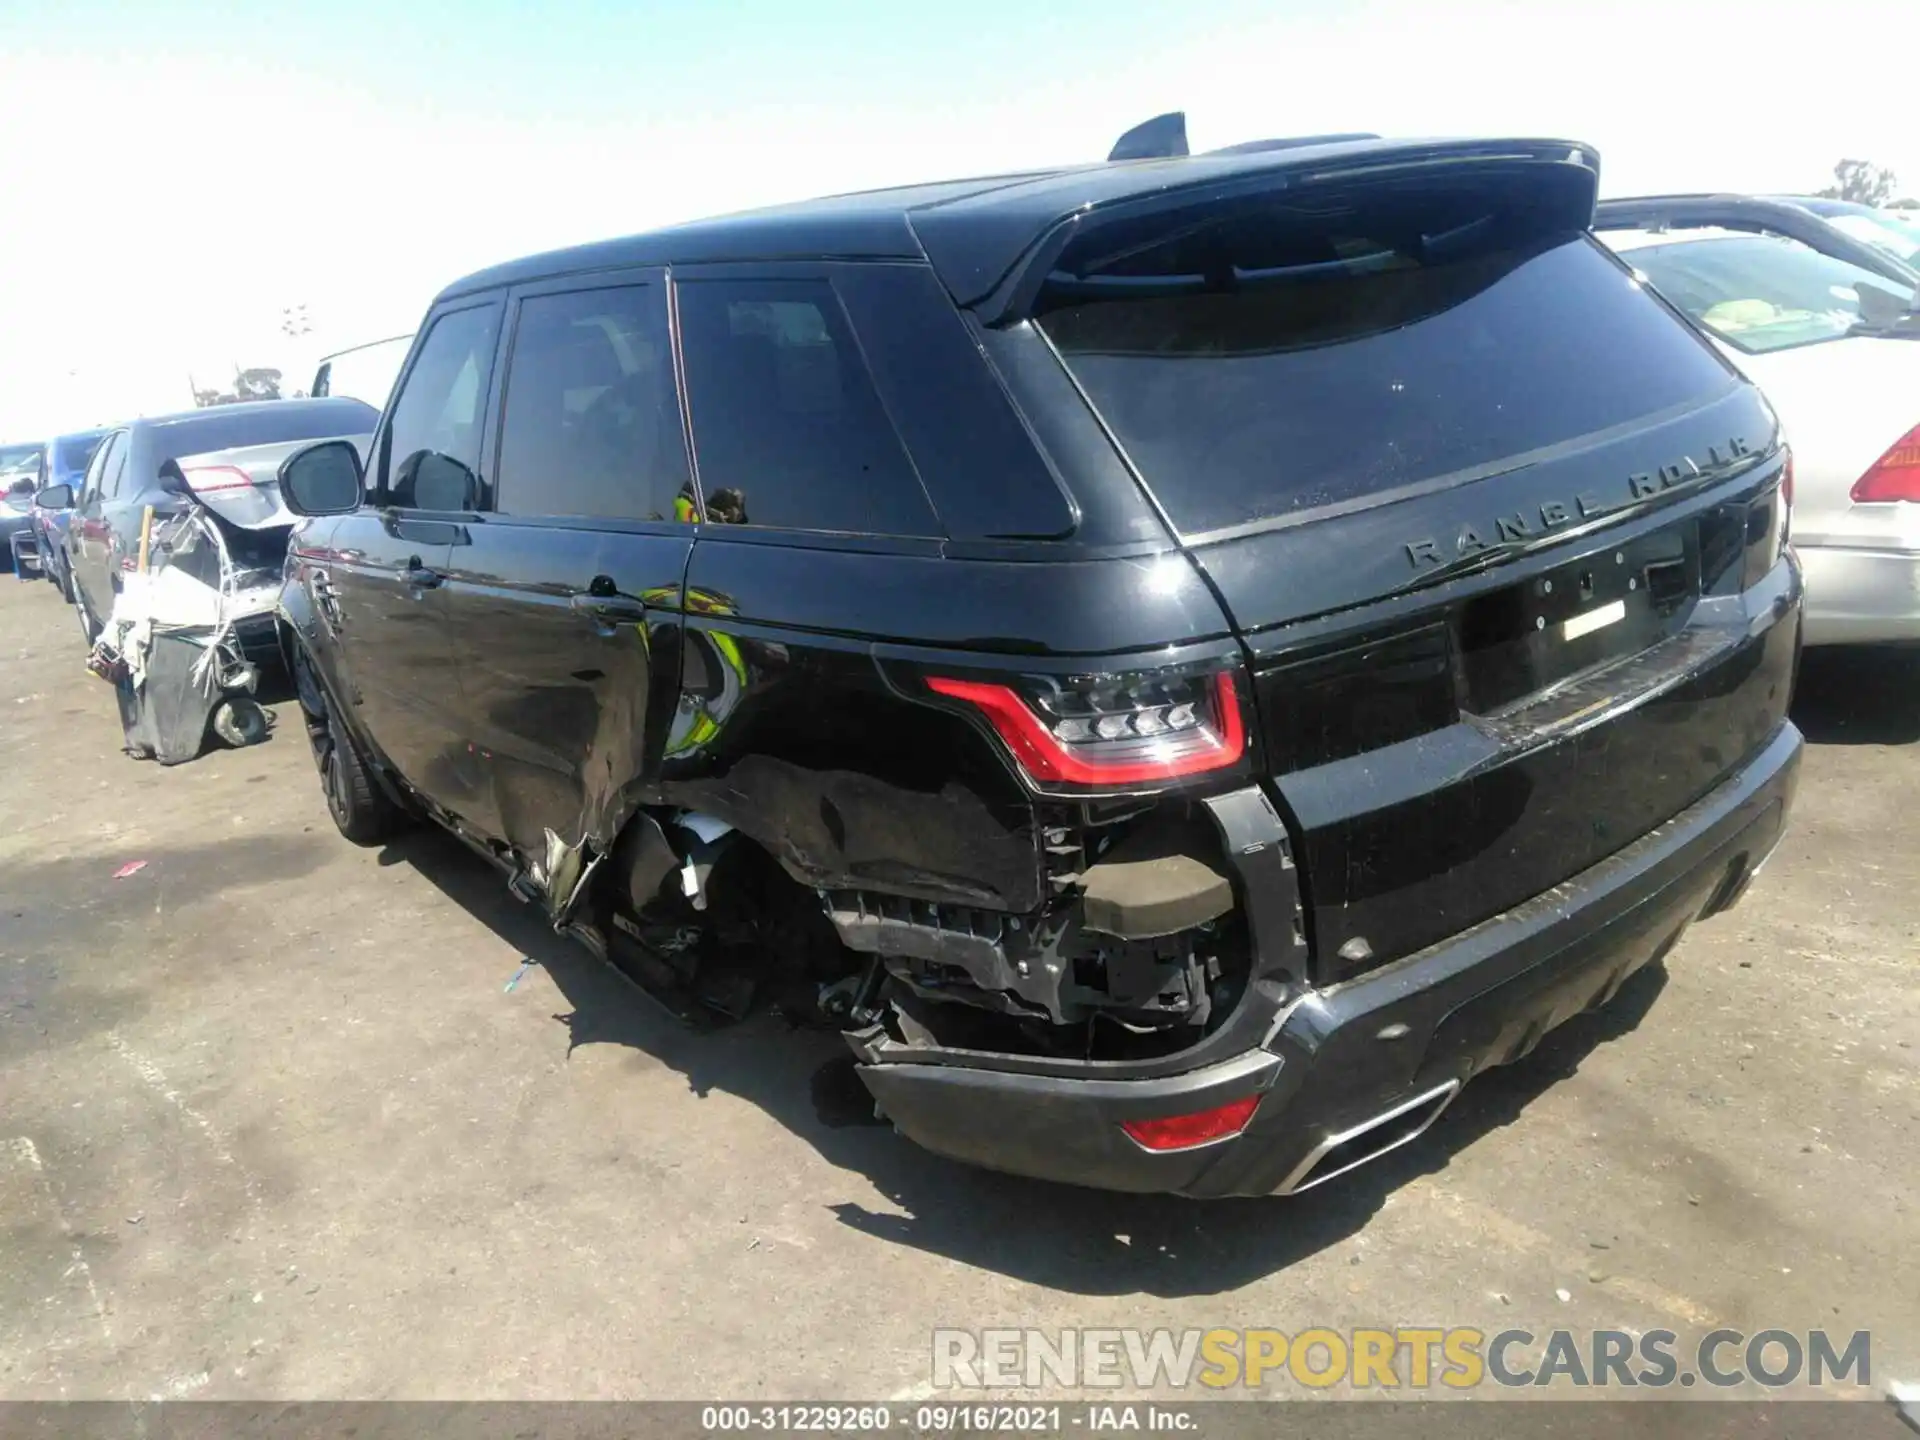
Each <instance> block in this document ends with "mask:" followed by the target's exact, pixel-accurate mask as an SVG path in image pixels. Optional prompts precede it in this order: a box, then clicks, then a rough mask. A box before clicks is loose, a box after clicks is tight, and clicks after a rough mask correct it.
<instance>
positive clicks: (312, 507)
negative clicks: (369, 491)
mask: <svg viewBox="0 0 1920 1440" xmlns="http://www.w3.org/2000/svg"><path fill="white" fill-rule="evenodd" d="M279 478H280V498H281V499H282V500H284V501H285V502H286V506H287V509H289V510H291V511H293V513H294V514H296V515H345V514H346V513H347V512H348V511H350V510H357V509H358V508H359V507H360V501H361V499H362V497H363V496H364V494H365V483H364V480H363V477H362V474H361V470H360V452H359V451H358V450H356V449H354V448H353V442H352V441H351V440H322V441H321V442H320V443H319V444H318V445H309V446H307V448H306V449H304V450H296V451H294V453H293V454H291V455H289V456H288V457H287V458H286V459H285V460H283V461H281V462H280V473H279Z"/></svg>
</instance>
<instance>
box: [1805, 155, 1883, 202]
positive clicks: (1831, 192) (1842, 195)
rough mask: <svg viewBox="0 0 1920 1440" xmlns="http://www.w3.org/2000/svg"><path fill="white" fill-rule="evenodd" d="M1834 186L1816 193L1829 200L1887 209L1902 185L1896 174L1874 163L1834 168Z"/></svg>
mask: <svg viewBox="0 0 1920 1440" xmlns="http://www.w3.org/2000/svg"><path fill="white" fill-rule="evenodd" d="M1833 180H1834V183H1833V184H1831V185H1829V186H1827V188H1826V189H1824V190H1816V191H1814V192H1813V193H1814V194H1816V195H1818V196H1820V197H1822V198H1823V199H1826V200H1851V201H1853V202H1855V203H1856V204H1859V205H1885V204H1886V203H1887V202H1888V201H1890V200H1892V199H1893V192H1894V191H1895V190H1896V189H1898V188H1899V185H1900V182H1899V180H1898V178H1897V177H1896V176H1895V175H1894V173H1893V171H1891V170H1889V169H1887V167H1886V166H1884V165H1875V164H1874V163H1873V162H1872V161H1871V160H1842V161H1841V162H1840V163H1839V164H1838V165H1836V166H1834V167H1833Z"/></svg>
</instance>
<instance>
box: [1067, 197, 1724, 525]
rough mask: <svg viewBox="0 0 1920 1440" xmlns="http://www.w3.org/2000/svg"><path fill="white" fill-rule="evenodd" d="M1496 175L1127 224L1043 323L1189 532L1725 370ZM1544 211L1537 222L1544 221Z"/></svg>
mask: <svg viewBox="0 0 1920 1440" xmlns="http://www.w3.org/2000/svg"><path fill="white" fill-rule="evenodd" d="M1530 198H1532V197H1530V196H1529V195H1528V194H1527V193H1525V192H1523V191H1519V190H1517V189H1515V188H1514V187H1507V188H1505V189H1503V188H1502V187H1500V186H1498V185H1495V184H1491V183H1490V184H1488V185H1486V186H1485V187H1483V188H1479V189H1476V188H1475V187H1473V186H1461V185H1457V184H1456V185H1453V186H1450V187H1449V188H1448V189H1446V190H1445V191H1439V190H1434V189H1427V188H1413V187H1408V186H1400V187H1381V188H1377V189H1374V190H1371V191H1368V192H1364V193H1359V194H1350V195H1344V196H1337V197H1324V198H1320V199H1317V200H1314V199H1309V198H1307V197H1306V196H1305V195H1301V196H1298V197H1293V198H1288V197H1274V198H1269V199H1267V200H1265V201H1264V202H1261V203H1260V204H1258V205H1257V206H1249V207H1247V208H1245V209H1242V210H1241V211H1239V212H1238V213H1234V214H1226V215H1222V216H1220V217H1219V218H1217V219H1213V220H1208V219H1204V218H1202V219H1198V220H1196V219H1193V218H1191V217H1188V218H1187V219H1185V220H1184V221H1183V220H1181V219H1180V218H1179V217H1174V219H1173V220H1171V221H1169V222H1163V223H1164V225H1165V228H1164V230H1163V234H1164V236H1165V238H1164V239H1162V240H1159V241H1157V242H1156V241H1153V240H1151V239H1147V240H1143V239H1142V238H1141V237H1139V236H1137V235H1121V236H1116V237H1115V242H1114V244H1113V246H1112V251H1111V253H1110V255H1108V256H1105V257H1096V258H1095V259H1094V260H1093V261H1092V262H1090V263H1084V264H1082V265H1081V266H1080V267H1079V268H1078V269H1077V270H1076V272H1075V273H1073V274H1070V275H1059V274H1056V276H1055V277H1054V278H1053V279H1052V280H1051V281H1050V282H1049V290H1048V295H1047V298H1045V299H1043V304H1044V305H1045V306H1046V307H1047V308H1046V312H1045V313H1044V315H1043V316H1042V318H1041V321H1040V324H1041V327H1042V329H1044V330H1045V332H1046V333H1047V335H1048V336H1049V337H1051V339H1052V340H1053V343H1054V345H1055V346H1056V347H1057V348H1058V350H1059V351H1060V353H1061V355H1062V357H1063V358H1064V359H1065V361H1066V364H1067V366H1068V368H1069V369H1070V370H1071V371H1072V372H1073V374H1074V376H1075V378H1076V379H1077V380H1078V381H1079V383H1080V385H1081V387H1082V388H1083V389H1084V390H1085V392H1086V393H1087V395H1088V397H1089V398H1090V399H1091V400H1092V401H1093V404H1094V406H1095V408H1096V409H1098V410H1099V412H1100V414H1101V416H1102V418H1103V419H1104V420H1105V422H1106V423H1107V425H1108V427H1109V428H1110V429H1111V430H1112V432H1113V433H1114V435H1115V437H1116V438H1117V439H1118V440H1119V441H1120V443H1121V445H1122V447H1123V448H1124V449H1125V450H1126V451H1127V454H1128V456H1129V458H1130V459H1131V460H1132V462H1133V464H1134V465H1135V467H1136V468H1137V469H1138V470H1139V472H1140V474H1141V476H1142V477H1143V478H1144V479H1145V481H1146V483H1147V485H1148V486H1149V487H1150V488H1151V489H1152V491H1153V492H1154V495H1155V497H1156V498H1157V499H1158V500H1159V502H1160V504H1161V506H1162V507H1163V508H1164V509H1165V510H1166V512H1167V514H1168V515H1169V517H1170V518H1171V519H1172V521H1173V522H1174V524H1175V525H1176V526H1177V527H1178V528H1179V530H1180V531H1181V532H1182V533H1184V534H1186V535H1195V534H1201V533H1205V532H1209V531H1214V530H1220V529H1226V528H1230V527H1234V526H1239V525H1245V524H1250V523H1254V522H1259V521H1263V520H1269V519H1274V518H1278V517H1286V516H1291V515H1295V514H1299V513H1302V512H1306V511H1309V510H1315V509H1319V508H1321V507H1324V506H1327V505H1334V504H1341V503H1344V502H1350V501H1354V500H1360V499H1364V498H1365V497H1367V496H1371V495H1377V494H1380V493H1382V492H1385V491H1391V490H1395V489H1398V488H1400V487H1402V486H1407V485H1414V484H1418V483H1420V482H1423V481H1428V480H1432V479H1435V478H1437V477H1440V476H1444V475H1450V474H1453V473H1455V472H1458V471H1463V470H1469V469H1474V468H1477V467H1483V466H1488V465H1493V464H1497V463H1499V462H1502V461H1505V460H1508V459H1511V458H1513V457H1516V456H1520V455H1523V454H1525V453H1526V452H1528V451H1531V450H1536V449H1539V448H1541V447H1543V446H1548V445H1553V444H1557V443H1559V442H1562V441H1566V440H1569V439H1572V438H1575V437H1578V436H1581V435H1586V434H1590V433H1592V432H1594V431H1598V430H1604V429H1606V428H1608V427H1610V426H1614V425H1619V424H1622V423H1625V422H1628V421H1631V420H1634V419H1637V418H1639V417H1642V416H1647V415H1651V414H1653V413H1655V412H1657V411H1662V410H1666V409H1669V408H1671V407H1674V406H1677V405H1683V404H1685V403H1688V402H1690V401H1696V402H1697V401H1699V400H1704V399H1706V398H1708V397H1710V396H1712V395H1715V394H1719V393H1723V392H1724V391H1725V390H1726V389H1727V388H1728V387H1729V386H1730V385H1732V384H1733V383H1734V381H1733V378H1732V376H1731V374H1730V372H1729V371H1728V370H1727V368H1726V367H1725V366H1724V365H1722V364H1721V363H1720V361H1719V360H1718V359H1717V358H1716V357H1715V356H1714V355H1713V354H1712V353H1711V351H1710V350H1709V349H1708V347H1706V346H1705V345H1703V344H1702V343H1701V342H1700V341H1699V339H1698V338H1697V337H1695V336H1693V335H1691V334H1690V333H1688V331H1687V329H1686V327H1685V326H1683V325H1681V324H1679V323H1678V322H1677V321H1675V320H1674V318H1673V317H1672V316H1671V315H1670V314H1669V313H1668V312H1667V311H1665V310H1663V309H1662V308H1661V307H1660V306H1659V305H1658V304H1657V303H1656V302H1655V301H1654V300H1653V299H1652V298H1650V297H1649V296H1647V295H1645V294H1643V293H1641V291H1640V290H1639V288H1638V286H1637V285H1636V284H1635V282H1634V281H1633V280H1632V279H1631V278H1629V277H1628V276H1627V275H1626V274H1624V273H1622V271H1621V269H1620V267H1619V266H1617V265H1616V264H1614V263H1613V261H1612V260H1610V259H1609V258H1608V257H1607V256H1606V255H1605V254H1604V253H1603V252H1602V251H1601V250H1600V249H1599V248H1598V247H1597V246H1596V245H1595V243H1594V242H1593V241H1592V240H1591V239H1590V238H1588V237H1587V236H1586V235H1585V234H1583V233H1580V232H1579V231H1578V230H1577V228H1576V227H1575V226H1574V225H1571V224H1569V223H1568V222H1567V219H1566V215H1565V213H1564V211H1553V212H1547V211H1545V210H1544V209H1542V210H1539V211H1536V210H1535V209H1534V208H1533V207H1532V206H1531V205H1530V204H1529V203H1528V202H1529V199H1530ZM1543 217H1544V218H1543Z"/></svg>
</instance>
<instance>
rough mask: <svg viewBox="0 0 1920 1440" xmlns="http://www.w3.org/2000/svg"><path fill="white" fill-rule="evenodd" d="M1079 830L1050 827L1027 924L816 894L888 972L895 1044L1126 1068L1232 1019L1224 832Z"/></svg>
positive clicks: (850, 941)
mask: <svg viewBox="0 0 1920 1440" xmlns="http://www.w3.org/2000/svg"><path fill="white" fill-rule="evenodd" d="M1080 818H1081V819H1082V820H1085V821H1091V822H1094V823H1085V824H1051V823H1050V824H1048V825H1047V827H1046V828H1045V830H1044V840H1045V845H1044V850H1045V855H1046V860H1047V874H1048V882H1049V885H1048V888H1049V889H1050V890H1051V891H1052V892H1053V893H1052V898H1050V899H1049V900H1048V901H1047V902H1046V903H1045V904H1044V905H1042V906H1041V907H1039V908H1038V909H1037V910H1035V911H1033V912H1029V913H1027V914H1024V915H1012V914H1007V913H1005V912H1001V911H993V910H986V909H981V908H979V907H974V906H966V905H940V904H933V903H930V902H927V901H920V900H907V899H904V898H902V897H899V896H893V895H886V894H883V893H879V892H876V891H872V890H853V889H830V890H823V891H822V892H821V902H822V905H823V907H824V909H825V911H826V913H827V915H828V917H829V918H830V919H831V920H832V921H833V925H834V929H835V931H836V933H837V934H838V935H839V937H840V940H841V943H842V944H844V945H845V946H847V948H848V949H850V950H853V951H857V952H861V953H864V954H866V955H870V956H872V957H874V959H876V960H878V961H880V962H881V963H882V964H884V966H885V969H886V977H887V981H888V984H887V986H886V988H885V993H884V995H883V996H882V997H881V998H883V999H884V1000H885V1001H886V1005H885V1006H883V1007H881V1008H882V1010H883V1011H890V1013H888V1014H884V1015H883V1018H884V1019H885V1020H886V1021H887V1022H888V1028H889V1029H891V1030H892V1031H893V1032H894V1033H895V1035H896V1038H898V1039H900V1040H903V1041H905V1042H906V1043H908V1044H910V1045H931V1046H936V1047H958V1048H965V1049H974V1050H1004V1051H1009V1052H1012V1053H1018V1054H1028V1055H1032V1054H1041V1055H1055V1056H1062V1055H1078V1056H1081V1057H1084V1058H1122V1057H1124V1056H1134V1055H1143V1054H1156V1053H1171V1052H1172V1051H1175V1050H1178V1049H1181V1048H1184V1047H1186V1046H1188V1045H1191V1044H1193V1043H1195V1041H1196V1040H1197V1039H1198V1037H1200V1036H1201V1035H1203V1034H1205V1033H1208V1032H1209V1031H1210V1030H1211V1029H1213V1028H1214V1027H1216V1026H1217V1025H1218V1024H1219V1023H1220V1022H1222V1021H1223V1020H1224V1019H1225V1017H1226V1016H1227V1015H1228V1014H1230V1013H1231V1012H1232V1010H1233V1009H1234V1007H1235V1006H1236V1005H1237V1003H1238V1001H1239V998H1240V996H1241V995H1242V994H1243V993H1244V992H1245V989H1246V986H1247V985H1248V984H1249V983H1250V981H1251V979H1252V978H1253V975H1252V972H1253V964H1254V954H1255V951H1254V947H1253V944H1252V940H1251V936H1250V931H1249V926H1248V918H1249V917H1248V915H1247V914H1245V913H1243V912H1242V911H1240V910H1238V909H1236V904H1235V893H1234V892H1235V887H1234V884H1233V882H1232V881H1231V880H1230V879H1229V878H1228V873H1230V872H1231V871H1232V870H1233V868H1234V867H1232V866H1229V865H1228V864H1227V863H1226V860H1225V858H1224V854H1223V850H1222V845H1223V840H1224V837H1225V829H1224V827H1222V826H1219V825H1218V824H1216V823H1215V822H1213V821H1212V820H1210V818H1209V815H1208V811H1207V810H1206V809H1205V808H1203V807H1198V806H1191V807H1190V806H1188V805H1186V804H1185V803H1184V802H1168V803H1165V804H1158V805H1156V804H1153V803H1151V802H1149V803H1147V804H1146V805H1144V806H1140V805H1136V806H1134V807H1133V808H1132V809H1131V810H1123V811H1120V812H1118V813H1111V814H1097V813H1093V812H1091V811H1089V812H1087V813H1083V814H1082V816H1081V817H1080ZM1277 823H1278V822H1277V819H1276V820H1275V824H1276V825H1277ZM1256 848H1257V847H1256ZM1281 855H1282V856H1284V847H1282V849H1281ZM1275 858H1279V857H1275ZM1297 935H1298V932H1297V930H1295V929H1294V927H1293V926H1292V924H1291V917H1289V923H1288V926H1287V935H1286V938H1287V939H1289V940H1291V939H1294V938H1297ZM1279 953H1280V954H1281V955H1282V956H1283V957H1288V956H1290V953H1291V952H1290V951H1289V950H1288V949H1287V947H1285V946H1282V947H1280V950H1279ZM1295 978H1297V974H1296V973H1295V972H1289V977H1288V978H1287V979H1286V980H1283V981H1281V982H1280V983H1283V984H1290V983H1292V980H1293V979H1295ZM849 1028H853V1027H852V1026H851V1025H849Z"/></svg>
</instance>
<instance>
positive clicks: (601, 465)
mask: <svg viewBox="0 0 1920 1440" xmlns="http://www.w3.org/2000/svg"><path fill="white" fill-rule="evenodd" d="M498 472H499V473H498V475H497V477H496V481H495V483H496V484H497V485H498V487H499V497H500V498H499V503H498V507H497V508H499V509H500V510H502V511H504V512H506V513H507V514H510V515H587V516H599V517H602V518H608V519H622V520H673V519H682V520H688V521H691V520H692V519H693V518H694V516H693V489H692V486H691V485H690V484H689V482H688V475H687V449H686V440H685V437H684V435H683V434H682V432H681V428H680V406H679V402H678V400H677V399H676V398H675V394H674V385H673V354H672V347H671V346H670V345H669V343H668V340H667V329H666V307H665V305H664V303H663V301H662V300H661V298H660V295H659V292H658V290H657V289H655V288H653V287H650V286H645V285H629V286H623V287H621V288H618V289H610V290H581V291H573V292H570V293H568V294H564V295H535V296H532V297H530V298H528V299H526V300H523V301H521V302H520V324H519V328H518V329H517V330H516V331H515V332H514V339H513V359H512V361H511V362H510V363H509V365H508V368H507V401H506V420H505V424H504V426H503V428H502V430H501V432H500V463H499V466H498Z"/></svg>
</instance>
